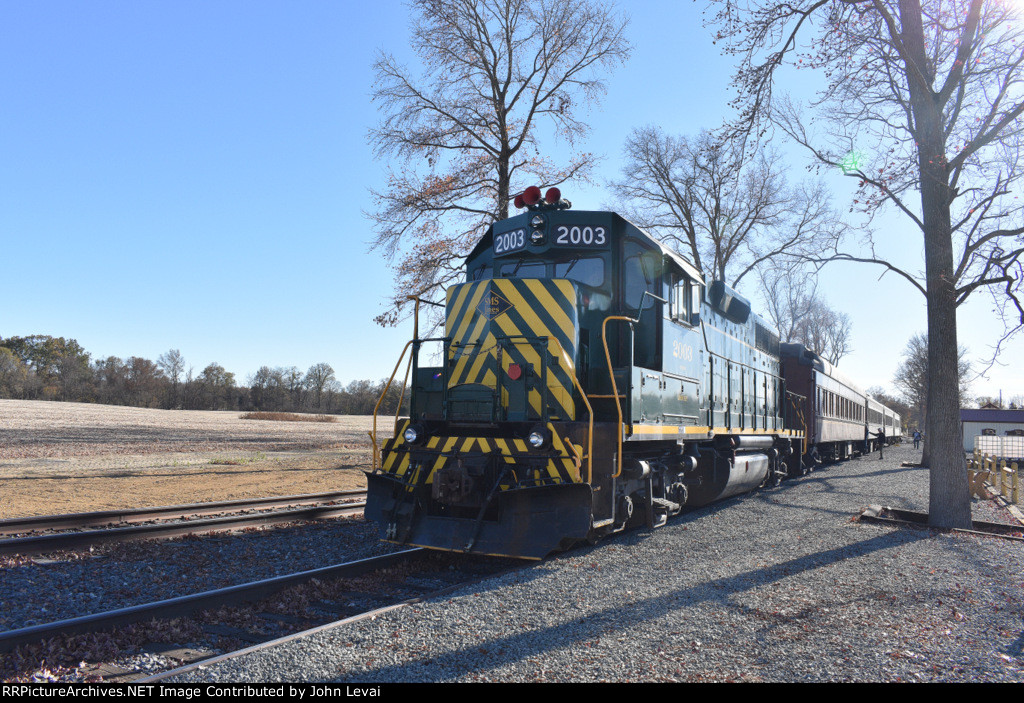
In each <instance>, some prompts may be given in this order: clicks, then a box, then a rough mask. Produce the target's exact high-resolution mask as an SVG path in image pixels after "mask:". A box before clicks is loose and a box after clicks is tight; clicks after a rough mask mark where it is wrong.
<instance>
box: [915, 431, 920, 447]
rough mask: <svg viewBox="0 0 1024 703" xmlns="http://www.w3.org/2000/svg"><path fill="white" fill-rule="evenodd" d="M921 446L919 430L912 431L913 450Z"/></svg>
mask: <svg viewBox="0 0 1024 703" xmlns="http://www.w3.org/2000/svg"><path fill="white" fill-rule="evenodd" d="M920 444H921V430H914V449H917V448H918V446H919V445H920Z"/></svg>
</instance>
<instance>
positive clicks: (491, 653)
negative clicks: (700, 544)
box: [334, 532, 928, 683]
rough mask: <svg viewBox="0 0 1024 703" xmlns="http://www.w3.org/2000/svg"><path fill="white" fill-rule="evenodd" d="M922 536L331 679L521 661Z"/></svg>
mask: <svg viewBox="0 0 1024 703" xmlns="http://www.w3.org/2000/svg"><path fill="white" fill-rule="evenodd" d="M927 538H928V535H927V533H924V534H919V533H910V532H894V533H888V534H885V535H880V536H878V537H872V538H870V539H867V540H864V541H862V542H856V543H854V544H849V545H846V546H844V547H839V548H836V549H828V550H825V551H821V552H816V553H814V554H807V555H805V556H802V557H799V558H797V559H791V560H789V561H784V562H781V563H779V564H775V565H772V566H767V567H763V568H760V569H753V570H751V571H746V572H743V573H741V574H736V575H735V576H729V577H727V578H720V579H713V580H711V581H707V582H704V583H699V584H694V585H692V586H689V587H686V588H682V589H679V590H676V591H673V592H671V593H668V594H666V595H663V596H659V597H657V598H651V599H647V600H644V601H633V602H628V603H616V605H614V606H612V607H608V608H605V609H604V610H599V611H596V612H594V613H592V614H590V615H587V616H585V617H581V618H577V619H575V620H571V621H569V622H567V623H564V624H561V625H556V626H552V627H546V628H542V629H539V630H533V631H530V632H523V633H517V634H512V635H509V636H507V637H503V638H501V639H495V640H489V641H486V642H484V641H481V642H479V643H478V644H475V645H473V646H472V647H465V648H462V649H456V650H452V651H450V652H447V653H445V654H441V655H439V656H433V657H430V658H427V659H420V660H412V661H409V662H406V663H403V664H400V665H395V666H385V667H380V668H376V669H373V670H372V671H370V672H367V673H366V674H360V675H355V676H353V675H352V674H347V675H345V676H344V677H342V678H339V679H334V681H335V682H339V683H340V682H363V681H374V682H383V681H390V680H398V681H410V680H416V674H415V670H412V672H411V671H410V667H417V666H423V667H429V669H427V668H424V669H423V672H424V676H423V677H422V678H421V679H419V680H422V681H437V680H440V679H445V680H447V679H450V678H455V677H458V676H461V675H463V674H466V673H469V672H471V671H478V670H479V664H478V660H479V658H480V655H481V654H483V653H486V656H487V660H488V662H489V663H490V666H489V667H488V668H492V667H498V666H502V665H504V664H510V663H513V662H517V661H522V660H523V659H526V658H527V657H530V656H534V655H538V654H543V653H545V652H548V651H552V650H555V649H562V648H565V647H570V648H571V647H572V646H573V645H575V644H578V643H582V642H588V641H592V640H593V639H595V638H601V637H605V636H607V635H608V632H609V631H610V629H611V630H619V629H622V628H625V627H632V626H634V625H636V623H638V622H640V621H643V620H657V619H661V618H664V617H666V616H667V615H669V614H670V613H672V612H674V611H676V610H679V609H681V608H686V607H689V606H693V605H697V604H700V603H704V602H713V601H720V602H722V603H723V604H726V605H729V606H732V605H733V604H732V603H730V602H729V601H728V599H729V598H730V597H731V596H734V595H736V594H740V593H743V592H744V591H747V590H750V589H752V588H757V587H761V586H765V585H769V584H773V583H776V582H778V581H781V580H782V579H785V578H788V577H790V576H793V575H796V574H799V573H802V572H806V571H812V570H814V569H821V568H825V567H828V566H831V565H833V564H837V563H839V562H842V561H845V560H847V559H855V558H858V557H863V556H865V555H868V554H872V553H874V552H877V551H881V550H884V549H890V548H893V547H897V546H901V545H905V544H909V543H912V542H917V541H920V540H922V539H927ZM623 608H628V609H629V616H628V618H626V617H624V616H623V613H622V610H623ZM471 662H475V663H471ZM427 671H429V672H431V675H427V673H426V672H427ZM410 673H412V674H413V677H412V678H410Z"/></svg>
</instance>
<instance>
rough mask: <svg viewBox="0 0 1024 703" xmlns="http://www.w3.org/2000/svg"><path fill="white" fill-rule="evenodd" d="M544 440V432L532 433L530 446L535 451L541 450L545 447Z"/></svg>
mask: <svg viewBox="0 0 1024 703" xmlns="http://www.w3.org/2000/svg"><path fill="white" fill-rule="evenodd" d="M544 439H545V437H544V433H543V432H531V433H530V437H529V441H530V446H531V447H533V448H534V449H540V448H541V447H543V446H544Z"/></svg>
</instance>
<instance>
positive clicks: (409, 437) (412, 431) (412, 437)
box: [402, 427, 420, 444]
mask: <svg viewBox="0 0 1024 703" xmlns="http://www.w3.org/2000/svg"><path fill="white" fill-rule="evenodd" d="M402 436H403V437H405V441H406V442H408V443H409V444H415V443H416V440H418V439H419V438H420V433H419V431H418V430H417V429H416V428H415V427H408V428H406V430H405V434H404V435H402Z"/></svg>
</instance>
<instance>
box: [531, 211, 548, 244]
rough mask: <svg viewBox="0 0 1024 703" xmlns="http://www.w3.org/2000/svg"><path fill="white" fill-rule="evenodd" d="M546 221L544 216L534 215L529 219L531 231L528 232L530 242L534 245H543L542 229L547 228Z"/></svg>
mask: <svg viewBox="0 0 1024 703" xmlns="http://www.w3.org/2000/svg"><path fill="white" fill-rule="evenodd" d="M547 223H548V221H547V219H546V218H545V217H544V215H534V216H533V217H531V218H530V227H531V228H532V229H533V231H531V232H530V241H531V242H533V243H534V244H543V243H544V227H545V226H547Z"/></svg>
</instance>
